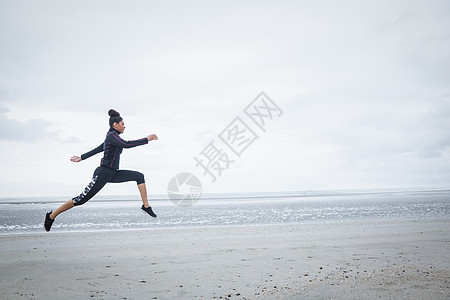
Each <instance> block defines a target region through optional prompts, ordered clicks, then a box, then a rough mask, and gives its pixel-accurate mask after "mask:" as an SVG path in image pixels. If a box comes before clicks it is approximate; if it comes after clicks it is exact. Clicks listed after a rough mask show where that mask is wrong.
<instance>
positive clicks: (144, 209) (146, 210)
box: [141, 204, 156, 218]
mask: <svg viewBox="0 0 450 300" xmlns="http://www.w3.org/2000/svg"><path fill="white" fill-rule="evenodd" d="M141 209H142V210H143V211H145V212H146V213H148V214H149V215H150V216H152V217H153V218H156V214H155V213H154V212H153V210H152V207H151V206H149V207H145V206H144V204H142V207H141Z"/></svg>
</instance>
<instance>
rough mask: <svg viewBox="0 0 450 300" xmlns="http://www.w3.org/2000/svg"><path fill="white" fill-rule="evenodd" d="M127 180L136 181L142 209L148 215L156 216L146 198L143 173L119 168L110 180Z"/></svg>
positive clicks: (114, 181) (115, 181)
mask: <svg viewBox="0 0 450 300" xmlns="http://www.w3.org/2000/svg"><path fill="white" fill-rule="evenodd" d="M127 181H136V183H137V187H138V190H139V193H140V195H141V200H142V210H143V211H145V212H146V213H148V214H149V215H150V216H152V217H154V218H156V214H155V213H154V212H153V210H152V208H151V207H150V204H149V203H148V200H147V187H146V185H145V179H144V175H143V174H142V173H140V172H136V171H129V170H119V171H117V173H116V175H115V176H114V178H113V179H111V181H110V182H112V183H119V182H127Z"/></svg>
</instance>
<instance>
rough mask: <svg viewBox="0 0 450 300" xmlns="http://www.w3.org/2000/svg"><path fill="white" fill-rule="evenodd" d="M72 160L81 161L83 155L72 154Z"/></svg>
mask: <svg viewBox="0 0 450 300" xmlns="http://www.w3.org/2000/svg"><path fill="white" fill-rule="evenodd" d="M70 161H73V162H80V161H81V157H80V156H76V155H74V156H72V157H71V158H70Z"/></svg>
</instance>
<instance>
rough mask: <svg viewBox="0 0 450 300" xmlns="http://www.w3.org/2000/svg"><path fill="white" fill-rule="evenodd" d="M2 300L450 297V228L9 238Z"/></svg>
mask: <svg viewBox="0 0 450 300" xmlns="http://www.w3.org/2000/svg"><path fill="white" fill-rule="evenodd" d="M0 241H1V245H2V246H1V249H0V254H1V259H0V261H1V263H0V270H1V271H0V279H1V281H0V289H1V292H0V293H1V298H3V299H58V298H68V299H77V298H78V299H85V298H91V299H125V298H126V299H220V297H222V299H226V298H229V299H298V298H299V297H305V298H325V299H348V298H354V299H357V298H361V297H364V298H368V299H373V298H379V297H383V298H393V299H397V298H404V297H407V298H410V299H426V298H433V299H448V297H449V295H450V261H449V260H450V259H449V256H448V253H450V220H445V219H440V220H432V219H427V220H414V221H413V220H400V221H395V220H390V221H386V220H381V221H374V220H371V221H370V222H368V223H365V222H342V223H333V224H331V223H321V224H289V225H253V226H223V227H206V228H202V227H197V228H193V227H186V228H152V229H150V230H120V231H96V232H50V233H46V232H43V233H35V234H24V235H20V234H17V235H0Z"/></svg>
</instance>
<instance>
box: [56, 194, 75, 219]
mask: <svg viewBox="0 0 450 300" xmlns="http://www.w3.org/2000/svg"><path fill="white" fill-rule="evenodd" d="M72 207H75V204H73V200H72V199H70V200H69V201H67V202H66V203H64V204H63V205H61V206H60V207H58V208H57V209H56V210H55V211H54V212H52V213H51V214H50V218H52V219H53V220H54V219H55V218H56V217H57V216H58V215H59V214H60V213H62V212H65V211H66V210H69V209H71V208H72Z"/></svg>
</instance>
